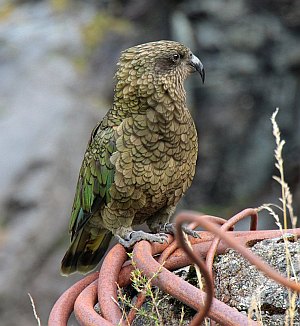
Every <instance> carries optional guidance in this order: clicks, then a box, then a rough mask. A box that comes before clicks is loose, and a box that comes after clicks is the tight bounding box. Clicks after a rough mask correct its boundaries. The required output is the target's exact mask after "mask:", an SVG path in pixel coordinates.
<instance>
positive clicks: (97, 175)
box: [69, 125, 116, 240]
mask: <svg viewBox="0 0 300 326" xmlns="http://www.w3.org/2000/svg"><path fill="white" fill-rule="evenodd" d="M99 127H100V125H98V126H96V128H95V129H94V130H93V132H92V135H91V139H90V141H89V144H88V147H87V150H86V153H85V156H84V160H83V162H82V166H81V169H80V173H79V178H78V183H77V188H76V194H75V198H74V203H73V208H72V213H71V219H70V225H69V231H70V233H71V240H72V239H73V238H74V236H75V235H76V234H77V233H78V232H79V231H80V230H81V229H82V227H83V226H84V225H85V223H86V222H87V221H88V220H89V218H90V217H91V216H92V215H93V214H94V213H95V211H97V210H99V208H100V207H101V206H102V205H104V204H107V203H108V202H109V201H110V193H109V190H110V187H111V185H112V183H113V181H114V173H115V167H114V165H113V164H112V163H111V162H110V157H111V155H112V153H113V152H115V151H116V142H115V136H114V134H115V132H114V130H113V128H110V127H107V128H105V129H103V130H99Z"/></svg>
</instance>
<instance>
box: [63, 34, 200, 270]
mask: <svg viewBox="0 0 300 326" xmlns="http://www.w3.org/2000/svg"><path fill="white" fill-rule="evenodd" d="M194 72H198V73H199V74H200V76H201V78H202V81H203V82H204V79H205V70H204V68H203V64H202V62H201V61H200V60H199V58H198V57H197V56H196V55H194V54H193V53H192V51H191V50H190V49H189V48H188V47H186V46H185V45H183V44H181V43H179V42H176V41H170V40H161V41H154V42H149V43H145V44H140V45H136V46H133V47H131V48H129V49H127V50H124V51H123V52H122V53H121V56H120V59H119V62H118V63H117V71H116V74H115V88H114V98H113V104H112V107H111V109H110V110H109V111H108V112H107V114H106V115H105V116H104V118H103V119H102V121H100V122H99V123H98V124H97V125H96V127H95V128H94V129H93V131H92V133H91V136H90V139H89V142H88V145H87V149H86V152H85V154H84V158H83V162H82V166H81V169H80V172H79V178H78V182H77V187H76V193H75V198H74V203H73V207H72V212H71V218H70V224H69V232H70V237H71V244H70V246H69V249H68V250H67V252H66V254H65V256H64V258H63V260H62V263H61V273H62V275H69V274H72V273H75V272H79V273H82V274H86V273H88V272H89V271H91V270H93V269H94V268H95V267H96V266H97V265H98V263H99V262H100V260H101V259H102V257H103V256H104V254H105V252H106V250H107V248H108V246H109V243H110V240H111V238H112V237H113V236H115V237H116V238H117V239H118V241H119V243H121V244H122V245H123V246H124V247H125V248H130V247H132V246H133V245H134V244H135V243H136V242H138V241H140V240H147V241H150V242H159V243H163V242H165V241H167V237H168V236H167V233H174V225H173V224H172V223H170V218H171V216H172V215H173V213H174V211H175V208H176V205H177V203H178V202H179V200H180V199H181V197H182V196H183V195H184V193H185V192H186V191H187V189H188V188H189V187H190V185H191V183H192V180H193V177H194V174H195V167H196V160H197V153H198V138H197V131H196V128H195V123H194V121H193V118H192V116H191V113H190V112H189V110H188V108H187V105H186V92H185V89H184V81H185V79H186V78H187V77H188V76H189V75H190V74H192V73H194ZM144 222H146V224H147V225H148V227H149V229H150V231H151V232H145V231H142V230H134V229H133V227H134V226H137V225H141V224H142V223H144ZM184 231H185V232H186V233H188V234H191V235H193V236H197V235H196V234H195V232H194V231H192V230H189V229H187V228H186V229H185V230H184Z"/></svg>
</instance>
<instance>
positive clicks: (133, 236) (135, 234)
mask: <svg viewBox="0 0 300 326" xmlns="http://www.w3.org/2000/svg"><path fill="white" fill-rule="evenodd" d="M116 237H117V239H118V241H119V243H120V244H121V245H122V246H124V247H125V248H130V247H132V246H133V245H135V244H136V243H137V242H138V241H141V240H147V241H150V242H159V243H164V242H168V235H167V234H165V233H156V234H152V233H147V232H144V231H132V232H130V233H128V234H127V235H126V236H125V238H122V237H120V236H119V235H116Z"/></svg>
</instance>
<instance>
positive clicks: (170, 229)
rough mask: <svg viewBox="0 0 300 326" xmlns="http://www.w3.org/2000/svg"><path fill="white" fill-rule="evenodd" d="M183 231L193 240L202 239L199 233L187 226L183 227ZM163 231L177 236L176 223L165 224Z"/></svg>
mask: <svg viewBox="0 0 300 326" xmlns="http://www.w3.org/2000/svg"><path fill="white" fill-rule="evenodd" d="M181 229H182V231H183V232H184V233H185V234H187V235H190V236H192V237H193V238H200V235H199V234H198V233H197V231H195V230H192V229H190V228H188V226H187V225H182V227H181ZM161 231H162V232H165V233H168V234H173V235H176V226H175V223H165V224H164V225H162V227H161Z"/></svg>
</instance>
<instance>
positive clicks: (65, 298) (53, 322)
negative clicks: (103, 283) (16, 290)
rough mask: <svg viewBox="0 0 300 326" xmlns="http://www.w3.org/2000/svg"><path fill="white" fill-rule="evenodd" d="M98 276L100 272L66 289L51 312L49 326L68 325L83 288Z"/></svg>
mask: <svg viewBox="0 0 300 326" xmlns="http://www.w3.org/2000/svg"><path fill="white" fill-rule="evenodd" d="M98 276H99V273H98V272H95V273H93V274H90V275H88V276H86V277H85V278H84V279H83V280H80V281H79V282H77V283H75V284H74V285H73V286H71V287H70V288H69V289H68V290H67V291H65V292H64V293H63V294H62V295H61V296H60V298H59V299H58V300H57V301H56V302H55V304H54V306H53V308H52V310H51V312H50V315H49V319H48V326H66V325H67V323H68V320H69V318H70V315H71V313H72V311H73V309H74V303H75V301H76V299H77V297H78V295H79V294H80V293H81V292H82V291H83V289H85V288H86V287H87V286H88V285H89V284H91V283H92V282H93V281H94V280H96V279H97V278H98Z"/></svg>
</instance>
